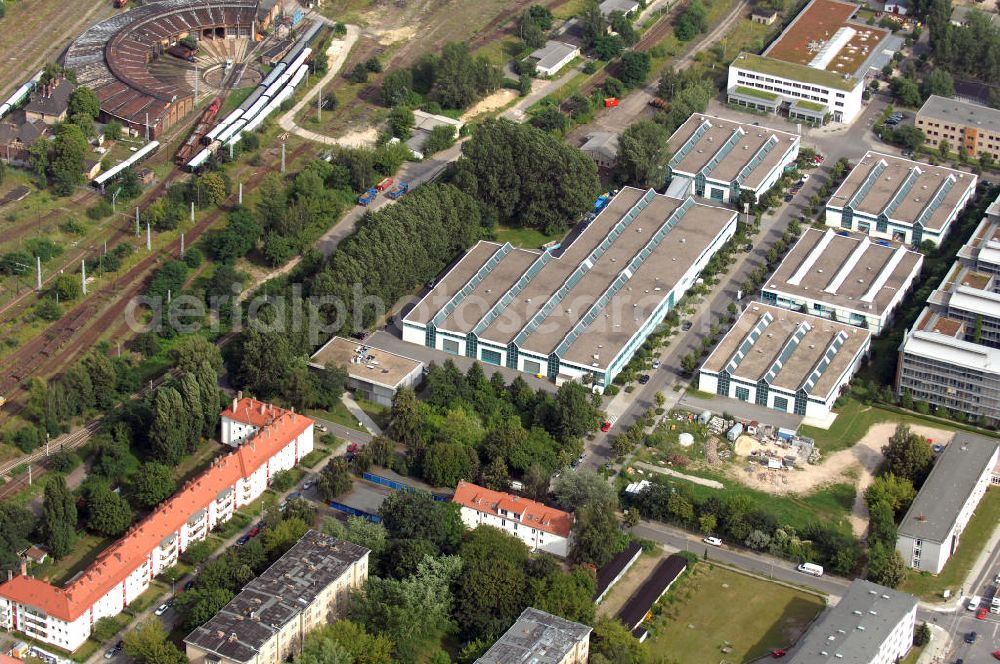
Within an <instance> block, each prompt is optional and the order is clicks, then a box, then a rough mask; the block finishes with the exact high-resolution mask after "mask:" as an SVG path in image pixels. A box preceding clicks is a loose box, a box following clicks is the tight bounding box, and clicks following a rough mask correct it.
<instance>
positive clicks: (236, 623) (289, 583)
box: [184, 530, 369, 662]
mask: <svg viewBox="0 0 1000 664" xmlns="http://www.w3.org/2000/svg"><path fill="white" fill-rule="evenodd" d="M368 553H369V550H368V549H366V548H364V547H363V546H358V545H357V544H352V543H350V542H345V541H343V540H340V539H337V538H336V537H331V536H329V535H323V534H322V533H319V532H317V531H315V530H310V531H309V532H307V533H306V534H305V535H303V536H302V538H301V539H300V540H299V541H298V542H296V543H295V544H294V545H293V546H292V548H290V549H289V550H288V551H287V552H286V553H285V554H284V555H283V556H281V558H279V559H278V560H277V561H275V562H274V564H272V565H271V566H270V567H268V568H267V569H266V570H265V571H264V572H263V573H262V574H261V575H260V576H258V577H257V578H256V579H254V580H252V581H251V582H250V583H248V584H247V585H246V587H244V588H243V590H241V591H240V594H238V595H237V596H236V597H234V598H233V599H232V600H231V601H230V602H229V603H228V604H226V606H224V607H223V608H222V609H221V610H220V611H219V612H218V613H217V614H215V616H213V617H212V618H210V619H209V620H208V622H206V623H205V624H204V625H202V626H201V627H198V628H197V629H195V630H194V631H193V632H191V633H190V634H188V636H187V638H185V639H184V643H187V644H190V645H193V646H195V647H197V648H201V649H202V650H205V651H207V652H210V653H215V654H216V655H218V656H220V657H223V658H225V659H229V660H233V661H237V662H249V661H251V660H253V659H254V657H256V656H257V654H259V652H260V648H261V646H263V645H264V644H265V643H267V641H268V640H269V639H270V638H271V637H272V636H273V635H274V634H275V633H277V632H278V631H279V630H281V628H282V626H284V625H285V624H287V623H288V621H289V620H291V619H292V618H294V617H295V616H296V615H298V614H299V613H300V612H301V611H302V610H303V609H305V608H306V607H308V606H309V605H310V604H311V603H312V602H313V601H314V600H315V599H316V597H317V596H318V595H319V593H320V592H322V591H323V590H324V589H325V588H326V587H327V586H329V585H330V584H331V583H333V582H334V581H336V580H337V579H339V578H340V577H341V576H342V575H343V574H344V573H345V572H347V571H348V570H349V569H350V568H351V566H352V565H354V564H355V563H357V562H358V561H360V560H362V559H363V558H364V557H365V556H367V555H368Z"/></svg>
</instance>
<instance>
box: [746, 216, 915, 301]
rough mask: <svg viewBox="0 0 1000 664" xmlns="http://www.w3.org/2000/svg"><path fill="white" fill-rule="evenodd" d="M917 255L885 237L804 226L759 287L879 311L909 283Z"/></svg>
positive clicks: (794, 296) (803, 297)
mask: <svg viewBox="0 0 1000 664" xmlns="http://www.w3.org/2000/svg"><path fill="white" fill-rule="evenodd" d="M923 258H924V257H923V255H922V254H920V253H918V252H916V251H911V250H909V249H907V248H906V247H905V246H903V245H900V244H893V243H891V242H889V241H887V240H879V241H875V242H873V241H871V240H870V239H869V238H868V236H867V235H857V234H851V233H847V232H846V231H839V232H835V231H834V230H833V229H832V228H829V229H827V230H826V231H825V232H824V231H821V230H819V229H816V228H809V229H807V230H806V232H805V233H803V234H802V237H801V238H800V239H799V241H798V242H796V243H795V246H794V247H792V250H791V251H789V252H788V255H787V256H785V259H784V260H783V261H781V265H779V266H778V269H777V270H775V272H774V274H773V275H771V278H770V279H768V281H767V283H766V284H765V285H764V288H763V290H764V291H766V292H773V293H783V294H786V295H788V296H791V297H793V298H796V299H799V300H801V299H811V300H818V301H820V302H825V303H828V304H831V305H835V306H837V307H839V308H843V309H849V310H854V311H859V312H863V313H865V314H870V315H876V316H880V315H881V314H882V313H883V312H884V311H885V310H886V308H888V307H889V306H890V305H891V304H892V303H893V301H894V300H895V298H896V297H897V295H898V294H899V291H900V289H905V288H907V287H908V286H909V284H910V283H911V281H912V279H913V278H914V277H915V276H916V275H917V273H918V272H919V271H920V266H921V264H922V263H923Z"/></svg>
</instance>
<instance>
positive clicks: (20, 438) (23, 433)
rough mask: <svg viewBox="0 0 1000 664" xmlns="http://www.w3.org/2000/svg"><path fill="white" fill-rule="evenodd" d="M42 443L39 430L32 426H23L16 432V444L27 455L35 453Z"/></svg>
mask: <svg viewBox="0 0 1000 664" xmlns="http://www.w3.org/2000/svg"><path fill="white" fill-rule="evenodd" d="M40 443H41V436H40V435H39V432H38V429H36V428H35V427H33V426H31V425H27V426H23V427H21V428H20V429H18V430H17V431H15V432H14V444H15V445H17V449H19V450H21V451H22V452H24V453H25V454H27V453H28V452H32V451H34V450H35V449H36V448H37V447H38V445H39V444H40Z"/></svg>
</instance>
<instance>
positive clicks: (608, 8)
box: [600, 0, 639, 16]
mask: <svg viewBox="0 0 1000 664" xmlns="http://www.w3.org/2000/svg"><path fill="white" fill-rule="evenodd" d="M638 8H639V3H638V2H636V1H635V0H604V2H602V3H601V6H600V9H601V13H602V14H604V15H605V16H610V15H611V13H612V12H621V13H622V14H628V13H629V12H634V11H635V10H636V9H638Z"/></svg>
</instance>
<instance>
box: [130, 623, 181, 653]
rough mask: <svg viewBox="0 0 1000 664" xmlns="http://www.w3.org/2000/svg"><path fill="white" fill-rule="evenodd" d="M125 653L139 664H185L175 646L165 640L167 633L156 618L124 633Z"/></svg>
mask: <svg viewBox="0 0 1000 664" xmlns="http://www.w3.org/2000/svg"><path fill="white" fill-rule="evenodd" d="M124 641H125V653H126V654H127V655H128V656H129V657H132V658H134V659H135V660H136V661H137V662H138V663H139V664H185V663H186V662H187V657H185V656H184V653H182V652H181V651H180V650H179V649H178V648H177V646H175V645H174V644H173V643H171V642H170V641H168V640H167V631H166V629H165V628H164V627H163V623H161V622H160V620H159V619H158V618H154V617H152V616H151V617H149V618H147V619H146V620H145V621H143V622H142V623H140V624H139V625H137V626H136V628H135V629H130V630H127V631H126V632H125V638H124Z"/></svg>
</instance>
